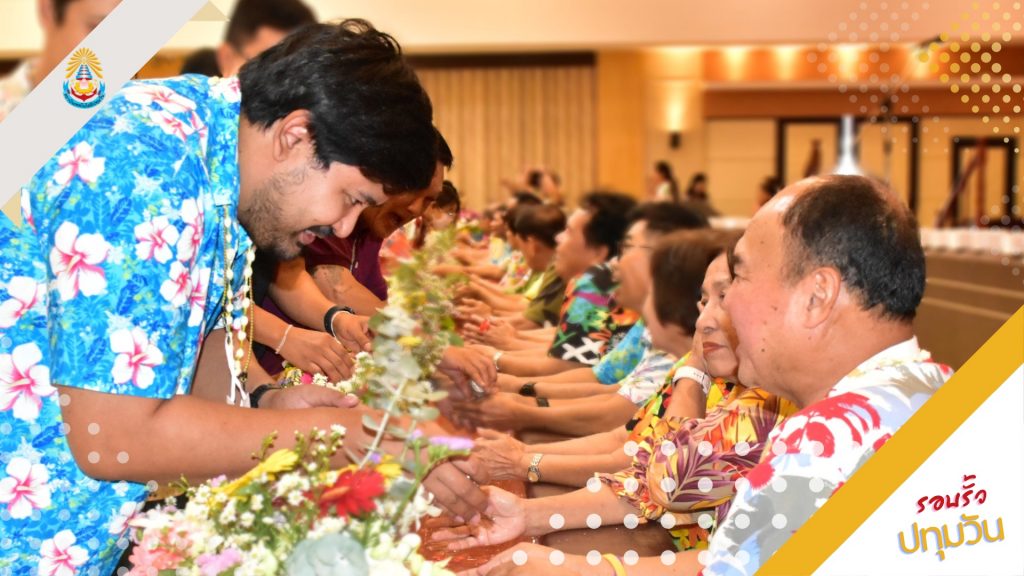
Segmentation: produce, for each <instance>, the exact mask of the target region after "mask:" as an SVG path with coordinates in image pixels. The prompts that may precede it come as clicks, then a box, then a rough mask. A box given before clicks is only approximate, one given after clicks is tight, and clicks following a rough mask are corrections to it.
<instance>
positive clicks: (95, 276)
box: [50, 222, 110, 300]
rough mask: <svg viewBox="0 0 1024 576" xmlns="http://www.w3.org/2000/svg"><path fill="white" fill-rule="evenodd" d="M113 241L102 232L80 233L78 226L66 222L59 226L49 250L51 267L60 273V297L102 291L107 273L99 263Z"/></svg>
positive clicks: (70, 297) (92, 294) (58, 288)
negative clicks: (109, 241) (109, 240)
mask: <svg viewBox="0 0 1024 576" xmlns="http://www.w3.org/2000/svg"><path fill="white" fill-rule="evenodd" d="M109 250H110V244H108V243H107V241H106V240H104V239H103V236H101V235H99V234H81V235H79V233H78V226H76V225H75V224H72V223H71V222H64V223H62V224H61V225H60V228H57V233H56V234H55V235H54V238H53V249H52V250H51V251H50V268H52V269H53V273H54V274H55V275H56V276H57V290H58V291H59V292H60V297H61V300H71V299H72V298H74V297H76V296H78V292H79V291H81V292H82V294H84V295H86V296H96V295H98V294H102V293H103V292H104V291H106V289H107V277H106V274H105V273H104V272H103V268H102V267H101V266H100V264H101V263H102V262H103V261H104V260H106V258H107V252H108V251H109Z"/></svg>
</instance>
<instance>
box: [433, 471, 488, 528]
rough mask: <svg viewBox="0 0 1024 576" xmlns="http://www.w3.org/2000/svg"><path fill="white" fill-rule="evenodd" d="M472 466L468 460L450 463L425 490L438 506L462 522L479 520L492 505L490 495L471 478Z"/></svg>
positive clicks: (435, 474)
mask: <svg viewBox="0 0 1024 576" xmlns="http://www.w3.org/2000/svg"><path fill="white" fill-rule="evenodd" d="M471 466H472V465H471V464H469V463H468V462H466V461H465V460H449V461H448V462H442V463H440V464H438V465H437V466H435V467H434V469H433V470H431V471H430V473H429V474H427V477H426V478H424V479H423V487H424V488H426V489H427V491H428V492H430V493H431V494H433V495H434V504H437V505H438V506H440V507H441V508H442V509H444V510H445V511H446V512H448V513H450V514H452V515H453V516H455V517H456V519H457V520H460V521H462V522H464V521H465V520H466V519H467V518H468V519H470V520H472V519H474V518H479V517H480V515H481V514H483V513H484V511H485V510H486V508H487V505H488V504H487V495H486V494H485V493H484V492H483V491H482V490H481V489H480V487H479V486H477V484H476V482H473V480H472V479H471V478H470V476H469V470H471V468H470V467H471Z"/></svg>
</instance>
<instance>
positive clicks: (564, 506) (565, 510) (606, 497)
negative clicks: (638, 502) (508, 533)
mask: <svg viewBox="0 0 1024 576" xmlns="http://www.w3.org/2000/svg"><path fill="white" fill-rule="evenodd" d="M523 505H524V507H525V512H526V535H528V536H542V535H544V534H548V533H550V532H551V531H552V529H551V515H552V514H555V513H558V514H561V515H562V517H563V518H564V520H565V524H564V526H563V527H562V528H561V529H562V530H572V529H574V528H584V527H586V525H587V517H588V516H590V515H591V514H598V515H599V516H600V517H601V520H602V521H603V522H605V523H608V524H619V523H622V521H623V520H624V518H625V517H626V515H627V514H635V513H636V509H635V508H633V507H632V506H631V505H630V504H629V502H627V501H626V500H623V499H621V498H619V497H618V496H616V495H615V492H613V491H612V489H611V488H609V487H608V486H605V485H602V486H601V489H600V490H598V492H597V493H596V494H594V493H593V492H591V491H590V490H589V489H586V488H584V489H581V490H576V491H574V492H570V493H568V494H560V495H558V496H548V497H546V498H531V499H529V500H524V501H523Z"/></svg>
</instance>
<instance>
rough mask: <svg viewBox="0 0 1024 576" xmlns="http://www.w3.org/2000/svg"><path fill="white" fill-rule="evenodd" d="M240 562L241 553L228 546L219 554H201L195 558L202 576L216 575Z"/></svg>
mask: <svg viewBox="0 0 1024 576" xmlns="http://www.w3.org/2000/svg"><path fill="white" fill-rule="evenodd" d="M241 563H242V553H241V552H239V551H238V550H236V549H234V548H228V549H227V550H225V551H223V552H221V553H220V554H203V555H201V556H199V558H197V559H196V564H197V565H199V572H200V574H202V575H203V576H217V575H218V574H220V573H222V572H227V571H228V570H230V569H231V568H232V567H234V566H236V565H238V564H241Z"/></svg>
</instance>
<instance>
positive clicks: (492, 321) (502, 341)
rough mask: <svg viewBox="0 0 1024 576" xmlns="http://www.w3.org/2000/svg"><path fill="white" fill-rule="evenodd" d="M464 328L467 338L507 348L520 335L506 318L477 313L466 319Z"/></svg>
mask: <svg viewBox="0 0 1024 576" xmlns="http://www.w3.org/2000/svg"><path fill="white" fill-rule="evenodd" d="M462 330H463V334H465V336H466V339H467V340H470V341H471V342H476V343H480V344H486V345H488V346H493V347H495V348H507V347H508V346H509V345H511V344H512V343H513V342H515V341H516V338H517V336H518V332H517V331H516V329H515V328H513V327H512V325H511V324H509V323H508V322H505V321H504V320H499V319H497V318H483V317H480V316H475V315H474V316H472V317H470V319H469V320H468V321H466V323H465V324H464V325H463V328H462Z"/></svg>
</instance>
